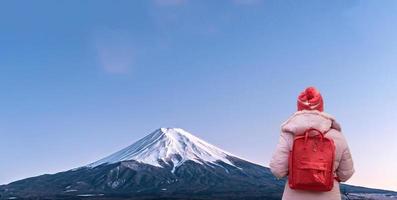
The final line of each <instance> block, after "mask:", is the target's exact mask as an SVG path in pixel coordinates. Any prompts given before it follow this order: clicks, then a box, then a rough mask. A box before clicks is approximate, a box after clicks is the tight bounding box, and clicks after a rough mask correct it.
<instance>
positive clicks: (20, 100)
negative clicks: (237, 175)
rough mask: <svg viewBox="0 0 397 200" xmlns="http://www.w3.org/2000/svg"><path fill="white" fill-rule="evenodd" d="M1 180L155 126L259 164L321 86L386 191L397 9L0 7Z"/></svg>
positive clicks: (118, 143)
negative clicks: (302, 100)
mask: <svg viewBox="0 0 397 200" xmlns="http://www.w3.org/2000/svg"><path fill="white" fill-rule="evenodd" d="M1 4H2V5H1V6H0V30H1V31H0V90H1V92H0V105H1V106H0V135H1V139H0V152H1V160H0V184H3V183H8V182H11V181H15V180H18V179H21V178H26V177H30V176H35V175H40V174H43V173H55V172H59V171H62V170H68V169H71V168H75V167H79V166H82V165H85V164H88V163H90V162H92V161H96V160H98V159H99V158H102V157H103V156H106V155H108V154H110V153H113V152H114V151H116V150H119V149H120V148H123V147H125V146H127V145H129V144H131V143H133V142H134V141H136V140H138V139H140V138H142V137H143V136H145V135H146V134H149V133H150V132H152V131H153V130H155V129H157V128H159V127H181V128H184V129H185V130H187V131H189V132H192V133H193V134H195V135H196V136H198V137H200V138H202V139H205V140H206V141H208V142H210V143H212V144H215V145H217V146H219V147H221V148H223V149H225V150H227V151H229V152H232V153H233V154H236V155H239V156H241V157H243V158H246V159H248V160H251V161H254V162H257V163H259V164H262V165H264V166H268V163H269V160H270V158H271V154H272V152H273V150H274V148H275V146H276V142H277V141H278V136H279V128H280V124H281V123H282V122H283V121H284V120H286V119H287V118H288V116H290V115H291V114H292V113H293V112H294V111H295V109H296V97H297V95H298V93H299V92H300V91H301V90H303V89H304V88H305V87H306V86H309V85H314V86H316V87H317V88H319V89H320V91H321V92H322V94H323V97H324V100H325V110H326V111H327V112H329V113H330V114H332V115H334V116H335V117H336V118H337V119H338V121H339V122H340V123H341V125H342V128H343V132H344V134H345V136H346V138H347V139H348V142H349V144H350V148H351V151H352V154H353V158H354V161H355V167H356V174H355V175H354V177H353V178H352V179H351V181H349V183H351V184H355V185H364V186H370V187H378V188H386V189H394V190H397V172H396V171H397V170H396V169H397V134H396V130H395V125H396V122H397V121H396V120H397V112H396V111H397V76H396V75H397V37H396V36H397V26H396V21H397V1H393V0H389V1H388V0H385V1H356V0H349V1H346V0H333V1H318V0H305V1H296V0H284V1H279V0H274V1H270V0H263V1H262V0H229V1H226V0H219V1H213V0H208V1H205V0H203V1H196V0H147V1H99V0H86V1H50V0H49V1H8V2H5V1H3V2H2V3H1Z"/></svg>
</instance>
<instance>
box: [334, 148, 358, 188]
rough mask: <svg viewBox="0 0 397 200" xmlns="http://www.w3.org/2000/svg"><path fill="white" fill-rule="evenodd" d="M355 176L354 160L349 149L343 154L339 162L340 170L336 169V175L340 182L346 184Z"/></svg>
mask: <svg viewBox="0 0 397 200" xmlns="http://www.w3.org/2000/svg"><path fill="white" fill-rule="evenodd" d="M353 174H354V167H353V159H352V156H351V154H350V150H349V147H346V149H345V150H344V151H343V153H342V157H341V160H340V162H339V166H338V169H336V175H337V176H338V178H339V180H340V181H342V182H345V181H347V180H349V178H350V177H352V176H353Z"/></svg>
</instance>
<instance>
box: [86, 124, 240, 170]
mask: <svg viewBox="0 0 397 200" xmlns="http://www.w3.org/2000/svg"><path fill="white" fill-rule="evenodd" d="M228 156H232V157H237V156H234V155H232V154H230V153H228V152H226V151H224V150H222V149H220V148H218V147H216V146H214V145H211V144H209V143H207V142H205V141H204V140H201V139H200V138H198V137H196V136H194V135H192V134H191V133H189V132H187V131H185V130H183V129H181V128H160V129H157V130H156V131H154V132H152V133H151V134H149V135H147V136H146V137H144V138H142V139H140V140H138V141H137V142H135V143H134V144H132V145H130V146H128V147H126V148H124V149H122V150H120V151H118V152H116V153H114V154H112V155H110V156H107V157H105V158H103V159H101V160H99V161H97V162H94V163H91V164H89V165H87V166H88V167H96V166H98V165H102V164H112V163H117V162H121V161H127V160H135V161H138V162H142V163H146V164H150V165H153V166H157V167H162V165H161V163H172V164H173V170H172V171H174V170H175V169H176V168H177V167H178V166H180V165H181V164H183V163H184V162H185V161H187V160H191V161H193V162H196V163H200V164H214V165H218V163H217V161H223V162H225V163H227V164H229V165H233V166H234V164H233V163H232V162H231V161H230V160H229V159H228Z"/></svg>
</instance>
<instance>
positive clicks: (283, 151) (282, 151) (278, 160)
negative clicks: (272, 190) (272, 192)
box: [269, 132, 291, 178]
mask: <svg viewBox="0 0 397 200" xmlns="http://www.w3.org/2000/svg"><path fill="white" fill-rule="evenodd" d="M290 136H291V135H290V134H289V133H284V132H282V133H281V135H280V139H279V141H278V144H277V147H276V151H275V152H274V153H273V157H272V160H271V161H270V164H269V166H270V170H271V172H272V173H273V174H274V176H276V177H277V178H283V177H284V176H286V175H287V174H288V158H289V152H290Z"/></svg>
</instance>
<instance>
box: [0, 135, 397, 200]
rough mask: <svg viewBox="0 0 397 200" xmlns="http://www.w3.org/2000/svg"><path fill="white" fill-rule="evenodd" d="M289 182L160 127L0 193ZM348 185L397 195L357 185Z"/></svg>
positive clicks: (83, 194) (183, 191)
mask: <svg viewBox="0 0 397 200" xmlns="http://www.w3.org/2000/svg"><path fill="white" fill-rule="evenodd" d="M284 184H285V181H284V180H276V179H275V178H274V176H273V175H272V174H271V172H270V170H269V168H266V167H263V166H260V165H258V164H255V163H252V162H249V161H246V160H244V159H242V158H239V157H238V156H235V155H233V154H231V153H228V152H226V151H224V150H222V149H220V148H218V147H216V146H214V145H211V144H209V143H207V142H206V141H204V140H201V139H200V138H197V137H196V136H194V135H192V134H191V133H189V132H187V131H185V130H183V129H179V128H160V129H157V130H155V131H154V132H152V133H150V134H149V135H147V136H146V137H144V138H142V139H140V140H138V141H137V142H135V143H133V144H132V145H130V146H128V147H126V148H124V149H122V150H120V151H118V152H116V153H114V154H111V155H109V156H107V157H105V158H103V159H100V160H98V161H96V162H93V163H91V164H88V165H86V166H82V167H79V168H75V169H72V170H69V171H65V172H60V173H56V174H51V175H50V174H46V175H42V176H37V177H32V178H28V179H24V180H20V181H16V182H13V183H10V184H8V185H3V186H0V199H138V200H141V199H196V200H199V199H200V200H205V199H217V200H218V199H219V200H223V199H228V200H229V199H230V200H233V199H247V200H250V199H252V200H256V199H258V200H259V199H280V198H281V195H282V191H283V189H284ZM342 190H344V191H345V192H349V193H352V192H353V193H355V194H358V195H360V194H371V195H372V196H371V198H372V197H374V195H375V197H376V195H381V196H382V197H384V196H385V195H389V197H393V195H395V196H396V197H397V194H396V193H393V192H390V191H384V190H376V189H369V188H362V187H356V186H347V185H344V186H342ZM358 197H359V196H358ZM350 199H352V198H350Z"/></svg>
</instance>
